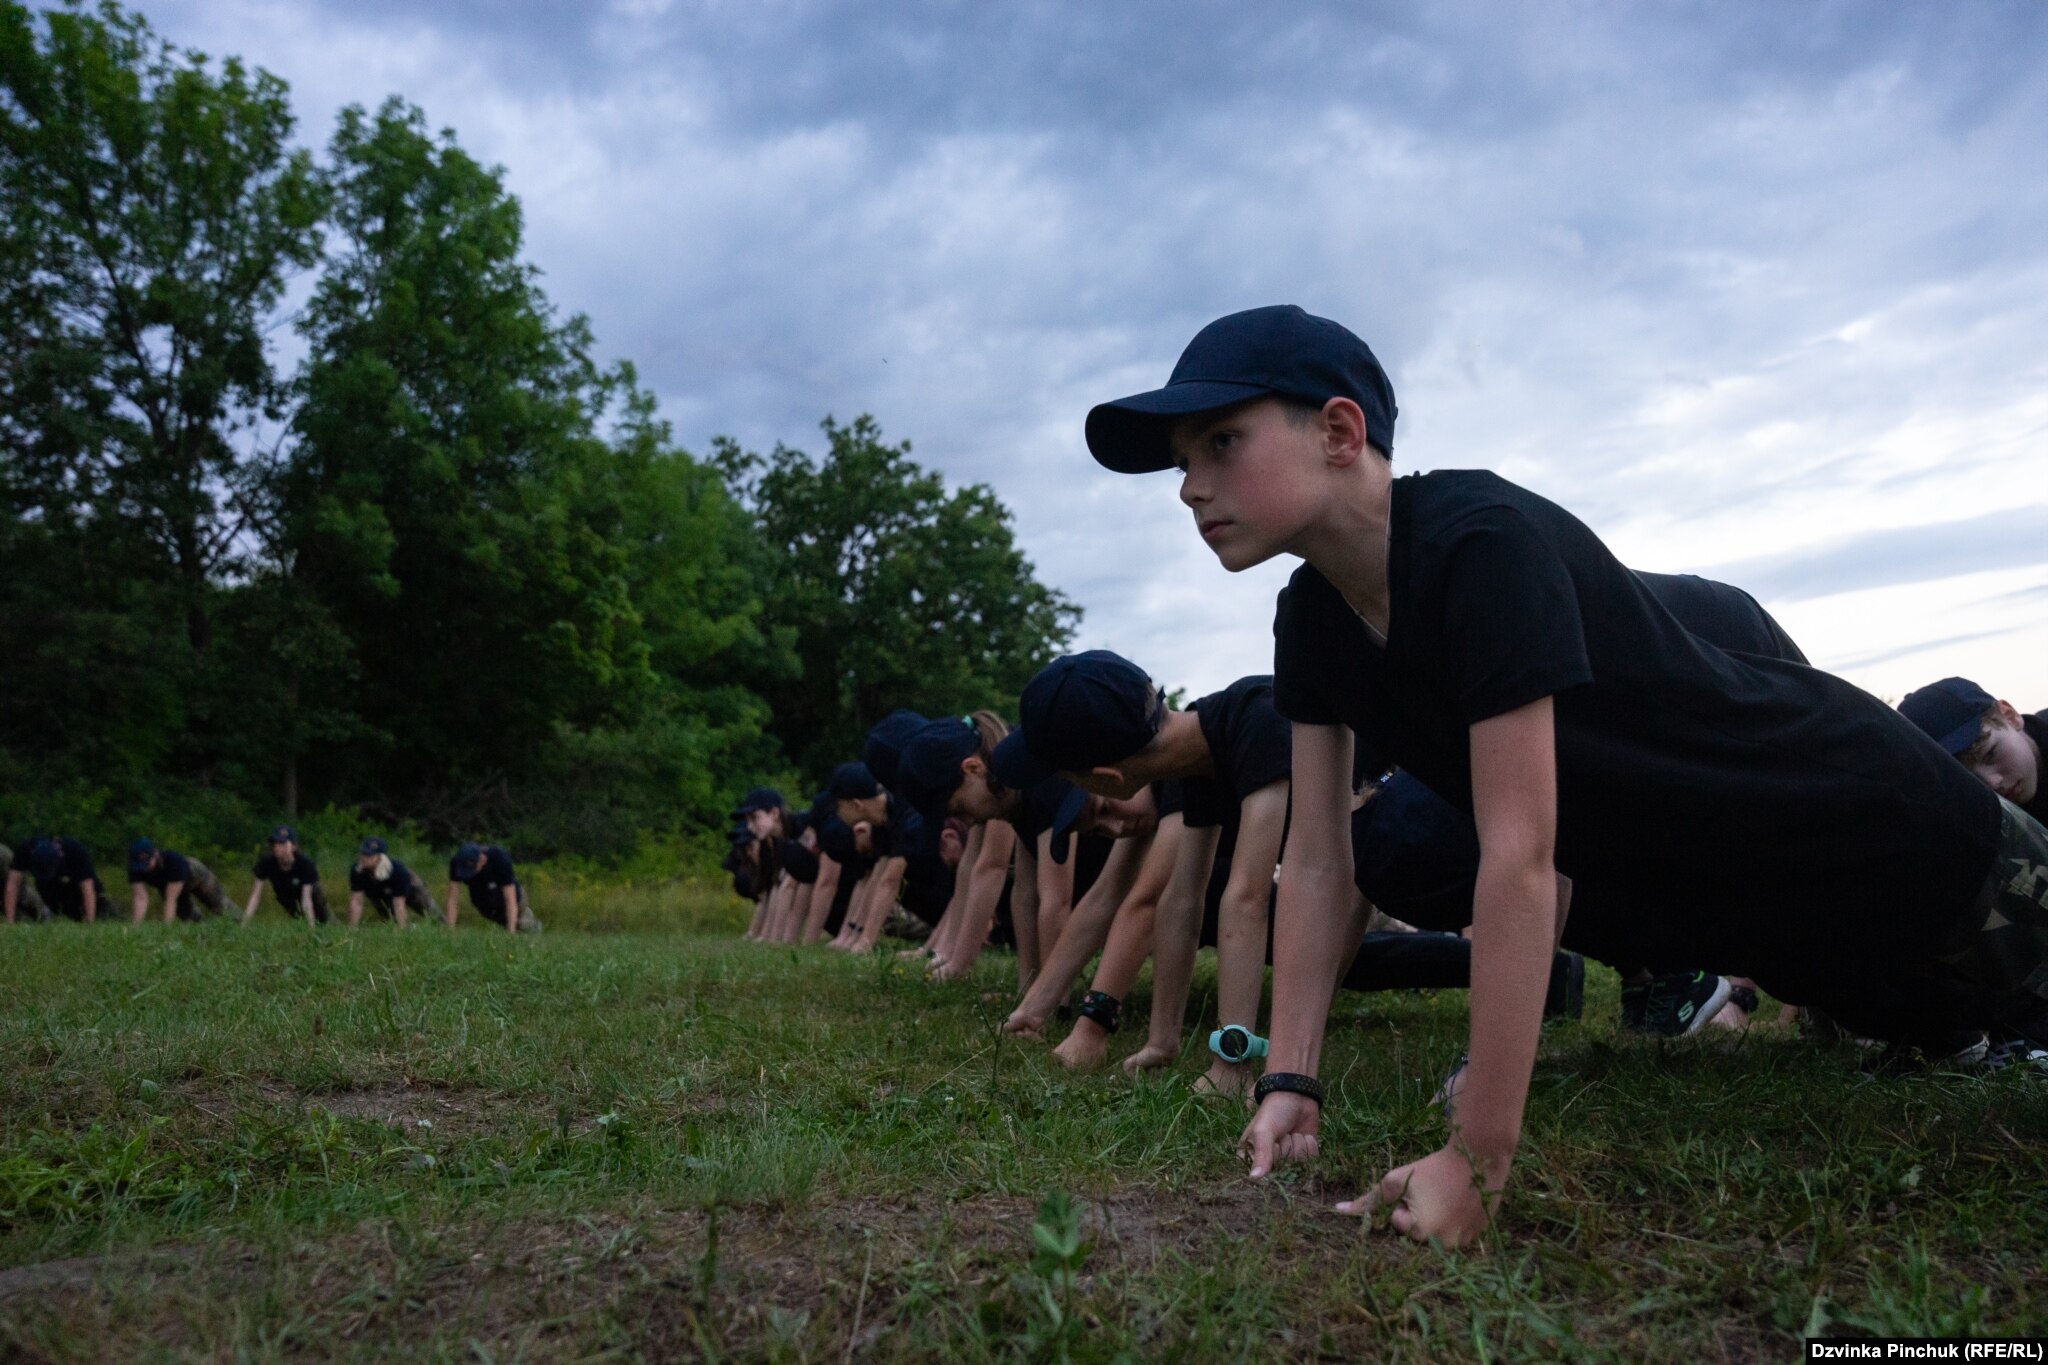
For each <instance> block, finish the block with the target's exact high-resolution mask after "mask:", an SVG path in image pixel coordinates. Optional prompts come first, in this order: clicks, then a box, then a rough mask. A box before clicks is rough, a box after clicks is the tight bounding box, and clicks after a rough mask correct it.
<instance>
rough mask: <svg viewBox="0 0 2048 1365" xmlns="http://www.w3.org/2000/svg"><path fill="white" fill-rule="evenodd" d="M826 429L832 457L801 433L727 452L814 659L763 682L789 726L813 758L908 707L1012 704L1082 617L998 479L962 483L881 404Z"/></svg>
mask: <svg viewBox="0 0 2048 1365" xmlns="http://www.w3.org/2000/svg"><path fill="white" fill-rule="evenodd" d="M824 431H825V439H826V443H827V451H826V454H825V457H824V459H823V460H822V461H816V460H813V459H812V458H811V457H810V456H809V455H807V454H805V453H804V452H802V451H799V450H793V449H790V448H789V447H787V446H777V447H776V448H775V450H774V451H772V452H771V453H770V454H769V455H767V456H766V457H762V456H758V455H754V454H752V453H750V452H747V451H744V450H741V449H740V448H739V447H738V446H736V445H734V444H733V443H732V442H730V441H726V442H721V443H720V445H719V448H718V451H717V458H718V460H719V461H720V463H721V464H722V465H723V466H724V468H725V469H726V471H727V474H728V477H729V478H731V479H732V481H733V483H734V486H735V487H736V488H737V489H739V490H740V492H741V495H742V496H743V497H744V498H745V500H746V502H747V505H748V506H749V507H750V508H751V509H752V511H753V513H754V517H755V520H756V522H757V524H758V525H759V527H760V533H761V536H762V538H763V539H764V540H765V541H766V542H767V545H768V549H769V553H770V554H771V555H772V556H773V557H774V559H775V562H776V564H777V566H778V572H777V573H776V575H775V578H774V581H773V586H772V587H771V589H770V591H769V597H768V620H769V622H770V624H771V625H772V626H774V627H777V628H780V629H783V630H785V631H788V632H790V633H791V634H793V635H794V637H795V640H796V651H797V657H798V658H799V659H800V660H801V663H802V670H801V672H800V673H798V674H797V675H795V676H793V677H782V678H770V679H764V680H763V681H762V683H761V684H760V685H761V688H762V691H763V693H764V695H766V696H767V697H768V698H769V700H770V702H771V703H772V704H773V706H774V711H775V730H776V734H777V736H778V737H779V738H780V739H781V740H782V742H783V744H784V746H785V747H786V748H787V749H788V750H789V752H790V753H791V754H792V755H794V756H796V757H797V758H798V760H799V761H800V762H802V763H803V764H805V765H806V766H807V767H808V768H809V769H811V770H813V771H822V770H824V769H826V768H829V767H830V766H831V765H832V764H833V763H835V762H837V761H839V760H841V759H844V758H846V757H848V756H850V755H852V754H854V753H856V752H857V751H858V749H859V746H860V740H861V736H862V735H863V734H864V733H865V732H866V730H867V728H868V727H869V726H870V725H873V724H874V723H875V722H876V721H877V720H879V719H881V718H882V717H883V716H884V715H886V714H887V713H888V712H889V711H891V710H893V709H894V708H896V707H898V706H914V707H917V708H918V709H920V710H923V711H925V712H926V713H927V714H931V715H944V714H947V713H954V712H964V711H967V710H971V709H973V708H975V707H980V706H990V707H995V708H998V709H1003V710H1007V709H1008V708H1010V707H1012V706H1013V705H1014V704H1015V701H1016V697H1017V693H1018V692H1019V690H1021V689H1022V687H1023V685H1024V683H1025V682H1026V680H1028V679H1029V678H1030V676H1031V674H1032V673H1033V671H1035V670H1036V669H1037V668H1038V667H1039V666H1040V665H1041V664H1043V663H1044V662H1045V661H1046V660H1047V659H1048V658H1049V657H1050V656H1052V655H1054V654H1057V653H1058V652H1059V651H1060V650H1061V649H1062V648H1064V647H1065V645H1066V644H1067V642H1068V641H1070V640H1071V639H1072V638H1073V633H1074V627H1075V626H1076V625H1077V624H1078V623H1079V621H1080V617H1081V612H1080V609H1079V608H1078V607H1076V606H1075V605H1074V604H1073V603H1072V602H1070V601H1069V600H1068V599H1067V598H1066V597H1065V596H1064V595H1063V594H1061V593H1060V592H1058V591H1056V590H1055V589H1052V588H1049V587H1047V586H1046V585H1045V584H1043V583H1040V582H1039V581H1038V579H1037V578H1036V576H1035V575H1034V574H1033V572H1032V568H1031V563H1030V561H1029V560H1027V559H1026V558H1025V557H1024V554H1023V552H1022V551H1020V550H1019V549H1018V548H1017V544H1016V539H1015V536H1014V534H1013V532H1012V530H1011V525H1010V514H1009V511H1008V509H1006V508H1005V507H1004V506H1003V504H1002V503H1001V502H1000V501H999V500H998V499H997V498H996V495H995V493H994V491H993V490H991V489H990V488H989V487H988V486H987V485H985V484H970V485H968V486H966V487H964V488H958V489H955V490H953V491H952V492H951V493H948V492H947V491H946V487H945V484H944V482H943V481H942V480H941V479H940V478H939V477H938V475H936V474H933V473H931V472H929V471H928V470H925V469H923V468H921V467H920V466H919V465H918V464H917V463H916V462H915V461H913V460H912V459H911V458H910V443H909V442H908V441H904V442H902V443H901V444H898V445H890V444H888V443H887V442H886V441H884V440H883V439H882V433H881V429H880V428H879V427H878V426H877V425H876V424H875V422H874V420H873V419H872V418H869V417H860V418H857V419H855V420H854V421H853V422H851V423H848V424H846V425H841V424H840V423H838V422H835V421H833V420H832V419H831V418H827V419H826V420H825V422H824Z"/></svg>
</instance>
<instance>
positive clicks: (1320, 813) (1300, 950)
mask: <svg viewBox="0 0 2048 1365" xmlns="http://www.w3.org/2000/svg"><path fill="white" fill-rule="evenodd" d="M1293 782H1294V815H1293V820H1292V822H1291V823H1290V824H1289V826H1288V833H1287V844H1286V852H1285V853H1284V854H1283V855H1282V857H1281V859H1280V901H1279V905H1278V906H1277V907H1276V909H1275V911H1274V919H1273V1025H1272V1027H1273V1032H1272V1036H1271V1038H1270V1039H1269V1040H1268V1047H1267V1053H1266V1073H1267V1074H1268V1075H1271V1074H1274V1073H1278V1072H1292V1073H1295V1074H1298V1075H1306V1076H1313V1075H1315V1074H1316V1068H1317V1066H1318V1065H1320V1064H1321V1061H1322V1054H1323V1029H1324V1027H1325V1026H1326V1025H1327V1024H1328V1022H1329V1017H1330V998H1331V996H1333V995H1334V994H1336V990H1337V973H1336V972H1335V971H1333V970H1331V965H1330V964H1331V963H1333V962H1340V961H1342V960H1343V959H1344V956H1345V949H1346V948H1347V946H1348V947H1350V948H1352V949H1356V947H1357V943H1356V941H1355V940H1353V941H1352V942H1351V943H1350V944H1348V945H1347V944H1346V942H1345V940H1346V939H1347V938H1348V937H1350V935H1351V931H1352V927H1353V926H1352V917H1351V908H1352V905H1353V903H1354V902H1355V901H1356V900H1357V892H1356V890H1355V889H1354V887H1353V886H1352V883H1351V732H1350V731H1349V730H1347V729H1345V728H1344V727H1342V726H1338V725H1296V726H1295V727H1294V759H1293ZM1321 1126H1322V1112H1321V1107H1320V1106H1319V1105H1317V1104H1316V1102H1315V1101H1314V1100H1311V1099H1308V1098H1307V1097H1305V1096H1302V1095H1296V1094H1290V1093H1288V1092H1285V1091H1279V1092H1275V1093H1274V1094H1271V1095H1268V1096H1267V1097H1266V1098H1265V1100H1264V1101H1263V1102H1262V1103H1261V1104H1260V1105H1259V1109H1258V1112H1257V1113H1256V1114H1254V1115H1253V1116H1252V1121H1251V1124H1250V1125H1249V1126H1248V1127H1247V1128H1246V1129H1245V1130H1244V1135H1243V1136H1242V1137H1241V1138H1240V1139H1239V1140H1238V1145H1239V1149H1240V1150H1241V1151H1243V1152H1244V1153H1245V1154H1246V1155H1247V1156H1249V1157H1250V1158H1251V1164H1252V1171H1251V1173H1252V1178H1253V1179H1254V1180H1257V1179H1260V1178H1261V1177H1263V1176H1264V1175H1266V1173H1267V1172H1269V1171H1271V1170H1272V1169H1273V1165H1274V1163H1275V1162H1276V1161H1287V1160H1296V1159H1302V1158H1307V1157H1312V1156H1314V1155H1315V1154H1316V1137H1317V1133H1318V1132H1319V1130H1320V1128H1321Z"/></svg>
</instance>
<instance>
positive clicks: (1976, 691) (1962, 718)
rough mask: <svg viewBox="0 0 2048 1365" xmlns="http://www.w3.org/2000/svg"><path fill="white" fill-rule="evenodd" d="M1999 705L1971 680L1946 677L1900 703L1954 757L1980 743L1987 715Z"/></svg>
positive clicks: (1918, 724) (1910, 717) (1903, 711)
mask: <svg viewBox="0 0 2048 1365" xmlns="http://www.w3.org/2000/svg"><path fill="white" fill-rule="evenodd" d="M1996 705H1998V699H1997V698H1996V697H1994V696H1992V695H1991V694H1990V693H1989V692H1986V691H1985V690H1984V689H1983V688H1981V687H1979V686H1977V684H1975V683H1973V682H1971V681H1970V680H1969V679H1968V678H1943V679H1942V680H1941V681H1940V682H1936V683H1929V684H1927V686H1925V687H1923V688H1920V689H1919V690H1918V691H1914V692H1908V693H1907V694H1906V699H1905V700H1904V701H1902V702H1900V703H1899V712H1900V714H1902V715H1903V716H1905V718H1906V719H1907V720H1910V721H1912V722H1913V723H1914V724H1915V725H1917V726H1919V727H1920V728H1921V729H1922V730H1925V731H1926V732H1927V733H1928V734H1929V735H1930V736H1932V737H1933V739H1934V742H1935V743H1936V744H1939V745H1940V746H1941V747H1942V748H1944V749H1946V750H1948V751H1949V752H1950V753H1952V754H1960V753H1962V752H1963V751H1964V750H1965V749H1967V748H1969V747H1970V746H1971V745H1972V744H1975V743H1976V742H1977V736H1978V735H1979V734H1980V733H1982V731H1983V726H1984V713H1985V712H1986V711H1989V710H1990V709H1991V708H1992V707H1994V706H1996Z"/></svg>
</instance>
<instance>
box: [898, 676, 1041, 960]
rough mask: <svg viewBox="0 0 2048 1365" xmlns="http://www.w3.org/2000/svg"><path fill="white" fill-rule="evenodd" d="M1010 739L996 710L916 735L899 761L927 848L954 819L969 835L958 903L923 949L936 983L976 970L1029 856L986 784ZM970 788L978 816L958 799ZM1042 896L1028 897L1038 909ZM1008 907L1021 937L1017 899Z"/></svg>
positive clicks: (1032, 946)
mask: <svg viewBox="0 0 2048 1365" xmlns="http://www.w3.org/2000/svg"><path fill="white" fill-rule="evenodd" d="M1008 733H1009V727H1008V726H1007V725H1006V724H1004V722H1003V719H1002V718H1001V717H1000V716H998V715H996V714H995V713H994V712H993V711H986V710H983V711H976V712H974V713H973V714H972V715H968V716H961V717H957V718H956V717H952V716H946V717H942V718H940V719H938V720H934V721H928V722H926V723H925V724H924V725H922V726H920V727H918V729H916V730H915V731H913V732H911V733H910V734H909V735H908V736H907V737H905V738H904V739H903V741H902V744H901V746H900V749H899V752H898V754H897V756H896V763H895V770H894V777H895V789H896V790H898V791H899V792H900V793H901V794H902V795H903V798H904V799H905V800H907V801H909V802H910V803H911V806H912V807H913V808H914V809H915V810H916V811H917V813H918V820H919V822H920V824H921V834H920V838H919V847H920V849H921V850H931V851H935V844H936V840H937V839H938V838H940V837H942V836H943V834H944V831H945V828H946V823H947V821H949V820H959V821H961V822H962V827H963V828H964V830H965V833H964V834H963V835H962V838H961V850H960V860H959V870H958V871H957V872H956V874H955V877H954V885H953V896H952V899H951V901H950V902H949V903H948V905H947V907H946V911H945V913H944V914H943V915H941V916H940V918H939V923H938V925H937V926H936V927H935V928H934V929H933V930H932V934H931V937H930V938H929V939H927V940H926V942H925V947H924V949H923V951H924V952H926V953H928V954H929V956H930V958H931V972H932V976H933V977H934V978H935V979H937V980H941V981H951V980H956V979H958V978H960V977H963V976H965V975H966V974H967V973H968V972H970V971H972V970H973V968H974V964H975V962H976V961H977V960H978V959H979V958H980V956H981V950H982V948H983V946H984V945H986V944H987V942H988V940H989V934H990V932H991V930H993V929H994V927H995V925H996V920H997V917H998V915H999V914H1000V913H1001V912H1002V911H1003V909H1004V907H1005V897H1006V895H1010V893H1011V891H1012V888H1013V886H1014V881H1013V877H1012V872H1011V867H1012V864H1013V863H1017V864H1021V863H1022V861H1023V860H1024V857H1025V855H1024V854H1023V853H1022V852H1021V851H1020V849H1019V847H1018V842H1017V832H1016V830H1015V828H1014V827H1013V826H1012V825H1010V824H1009V823H1008V822H1007V821H1005V820H1003V819H1002V818H1001V817H1000V815H999V814H998V811H999V809H1000V806H1001V803H1000V802H998V801H997V800H996V799H995V797H994V796H993V795H992V794H991V793H990V792H989V789H988V785H987V782H986V781H985V778H986V775H987V771H988V762H989V760H990V759H991V758H992V757H993V756H994V754H995V746H996V745H997V744H998V743H1000V742H1001V740H1002V738H1003V736H1004V735H1006V734H1008ZM970 784H971V785H972V786H973V788H974V796H973V800H972V804H973V813H971V814H970V813H967V811H966V810H965V809H964V808H963V810H962V811H961V812H959V813H956V812H955V811H954V810H953V807H954V805H955V804H956V802H955V799H954V798H955V794H956V793H963V788H964V787H965V786H967V785H970ZM963 805H964V795H963ZM1024 875H1030V872H1029V871H1026V872H1025V874H1024ZM1035 892H1036V882H1035V880H1034V882H1033V894H1032V895H1030V896H1027V898H1026V899H1027V902H1029V903H1031V904H1034V905H1035ZM1008 909H1009V913H1010V924H1011V929H1012V932H1013V933H1014V932H1015V929H1016V900H1015V898H1014V895H1011V896H1010V899H1009V901H1008ZM1035 928H1036V920H1035V918H1034V920H1033V923H1032V924H1031V925H1028V926H1025V934H1024V935H1023V936H1022V937H1020V939H1019V942H1020V945H1021V946H1020V950H1019V957H1018V971H1019V973H1020V975H1021V974H1023V973H1025V972H1026V971H1027V970H1028V969H1029V968H1030V967H1031V966H1033V965H1035V960H1036V947H1037V940H1036V938H1035V936H1033V933H1032V931H1033V930H1035Z"/></svg>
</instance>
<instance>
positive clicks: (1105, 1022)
mask: <svg viewBox="0 0 2048 1365" xmlns="http://www.w3.org/2000/svg"><path fill="white" fill-rule="evenodd" d="M1123 1013H1124V1002H1123V1001H1121V1000H1119V999H1117V998H1116V997H1115V996H1113V995H1111V994H1110V993H1109V992H1108V991H1089V992H1088V993H1087V994H1086V995H1084V996H1082V997H1081V1017H1082V1018H1083V1019H1093V1020H1094V1021H1095V1022H1096V1024H1097V1025H1099V1026H1100V1027H1101V1029H1102V1031H1103V1032H1104V1033H1115V1032H1116V1026H1117V1023H1118V1022H1119V1021H1120V1020H1121V1019H1122V1018H1123Z"/></svg>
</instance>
